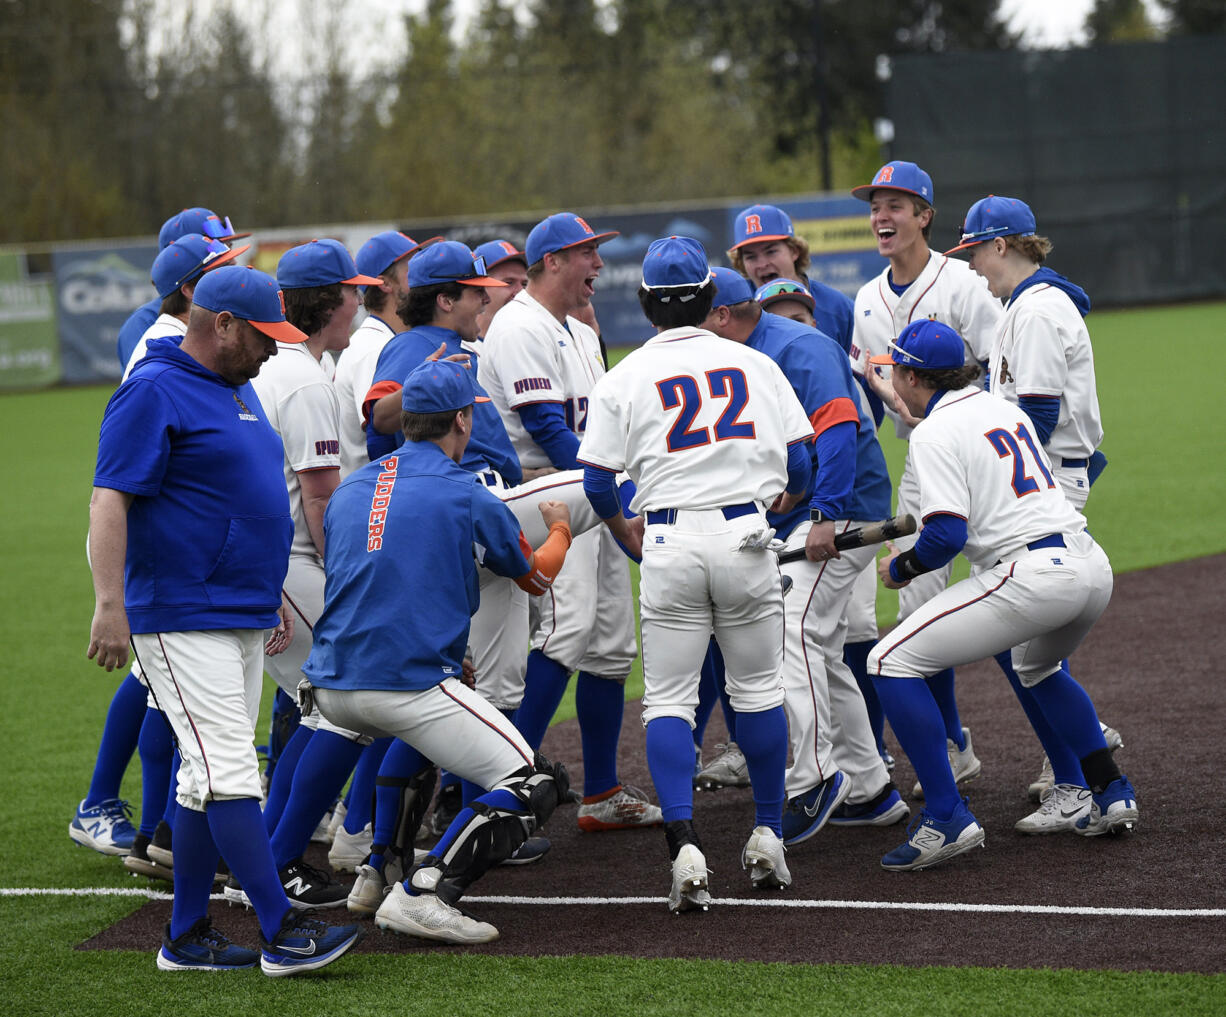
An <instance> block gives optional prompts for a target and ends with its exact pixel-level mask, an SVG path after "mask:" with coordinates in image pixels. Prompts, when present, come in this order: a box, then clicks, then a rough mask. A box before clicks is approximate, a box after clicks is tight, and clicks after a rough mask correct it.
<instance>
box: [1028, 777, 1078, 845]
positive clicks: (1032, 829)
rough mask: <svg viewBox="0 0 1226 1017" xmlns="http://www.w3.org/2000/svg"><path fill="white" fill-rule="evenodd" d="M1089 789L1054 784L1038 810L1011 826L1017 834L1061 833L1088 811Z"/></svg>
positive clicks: (1072, 785)
mask: <svg viewBox="0 0 1226 1017" xmlns="http://www.w3.org/2000/svg"><path fill="white" fill-rule="evenodd" d="M1091 804H1092V801H1091V795H1090V789H1089V788H1086V787H1078V786H1077V785H1076V784H1056V785H1055V786H1054V787H1050V788H1048V789H1047V792H1046V793H1045V794H1044V795H1043V801H1042V803H1041V804H1040V805H1039V807H1038V809H1037V810H1036V811H1034V812H1032V813H1031V814H1030V815H1029V816H1025V817H1024V818H1022V819H1019V820H1018V821H1017V822H1016V823H1014V824H1013V829H1015V830H1016V831H1017V832H1018V833H1026V834H1043V833H1063V832H1064V831H1066V830H1072V829H1073V828H1074V827H1075V826H1076V825H1077V821H1078V820H1079V819H1081V818H1082V817H1083V816H1084V815H1085V814H1086V813H1088V812H1089V811H1090V806H1091Z"/></svg>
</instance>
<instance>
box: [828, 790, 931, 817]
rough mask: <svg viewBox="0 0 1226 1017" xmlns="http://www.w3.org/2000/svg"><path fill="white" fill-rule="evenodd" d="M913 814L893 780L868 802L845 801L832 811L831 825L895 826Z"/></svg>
mask: <svg viewBox="0 0 1226 1017" xmlns="http://www.w3.org/2000/svg"><path fill="white" fill-rule="evenodd" d="M910 815H911V810H910V809H909V808H908V807H907V803H906V802H904V801H903V800H902V795H900V794H899V793H898V788H896V787H895V786H894V782H893V781H888V782H887V783H886V785H885V787H883V788H882V789H881V790H880V791H878V792H877V794H876V795H874V796H873V797H872V798H870V799H869V800H868V801H867V802H857V803H856V804H854V805H853V804H852V803H851V802H844V803H843V804H842V805H840V806H838V808H836V809H835V810H834V811H833V812H831V813H830V825H831V826H893V825H894V824H895V823H901V822H902V821H903V820H904V819H906V818H907V817H908V816H910Z"/></svg>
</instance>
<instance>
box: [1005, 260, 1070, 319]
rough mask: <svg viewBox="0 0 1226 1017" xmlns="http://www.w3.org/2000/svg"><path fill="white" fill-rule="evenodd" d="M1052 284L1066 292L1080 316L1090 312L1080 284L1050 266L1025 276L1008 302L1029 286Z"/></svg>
mask: <svg viewBox="0 0 1226 1017" xmlns="http://www.w3.org/2000/svg"><path fill="white" fill-rule="evenodd" d="M1040 285H1047V286H1054V287H1056V289H1058V290H1063V291H1064V292H1065V293H1067V294H1068V297H1069V299H1070V300H1071V301H1072V302H1073V306H1074V307H1076V308H1077V310H1078V312H1080V314H1081V316H1082V317H1083V318H1084V317H1085V316H1086V315H1087V314H1089V313H1090V297H1089V295H1088V294H1087V293H1086V291H1085V290H1083V289H1082V288H1081V287H1080V286H1078V285H1077V284H1076V283H1074V282H1069V281H1068V280H1067V279H1065V278H1064V276H1062V275H1061V274H1060V273H1059V272H1054V271H1052V270H1051V269H1050V268H1040V269H1039V270H1038V271H1037V272H1035V273H1034V275H1031V276H1027V277H1026V278H1025V279H1023V280H1022V281H1021V282H1020V283H1018V286H1017V289H1015V290H1014V291H1013V293H1012V294H1010V296H1009V303H1013V301H1015V300H1016V299H1017V298H1018V297H1019V296H1021V295H1022V292H1023V291H1024V290H1027V289H1029V288H1030V287H1031V286H1040Z"/></svg>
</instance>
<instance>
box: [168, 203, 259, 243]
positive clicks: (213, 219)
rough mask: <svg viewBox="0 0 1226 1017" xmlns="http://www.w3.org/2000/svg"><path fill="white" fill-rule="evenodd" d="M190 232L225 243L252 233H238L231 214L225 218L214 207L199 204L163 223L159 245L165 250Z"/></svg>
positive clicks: (177, 213)
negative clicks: (232, 222)
mask: <svg viewBox="0 0 1226 1017" xmlns="http://www.w3.org/2000/svg"><path fill="white" fill-rule="evenodd" d="M189 233H199V234H200V235H201V236H205V237H208V238H209V239H210V240H220V241H222V242H223V243H229V242H230V241H232V240H240V239H242V238H243V237H249V236H251V234H250V233H236V232H235V231H234V227H233V226H232V225H231V224H230V217H229V216H226V218H224V219H223V218H221V216H219V215H218V214H217V213H216V212H214V211H213V210H212V209H208V208H202V207H201V206H199V205H197V206H195V207H193V208H185V209H183V211H181V212H176V213H175V214H174V215H172V216H171V217H170V218H169V219H167V220H166V221H165V222H164V223H162V228H161V229H160V230H158V247H159V248H161V249H162V250H165V249H166V248H167V247H169V246H170V245H171V244H172V243H174V242H175V241H176V240H178V239H179V237H185V236H187V235H188V234H189Z"/></svg>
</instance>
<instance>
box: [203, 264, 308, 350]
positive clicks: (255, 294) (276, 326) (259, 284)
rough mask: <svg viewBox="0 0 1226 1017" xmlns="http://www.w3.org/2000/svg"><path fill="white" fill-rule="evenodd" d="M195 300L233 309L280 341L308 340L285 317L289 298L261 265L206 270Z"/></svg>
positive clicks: (209, 308) (206, 306)
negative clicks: (286, 303)
mask: <svg viewBox="0 0 1226 1017" xmlns="http://www.w3.org/2000/svg"><path fill="white" fill-rule="evenodd" d="M192 303H193V304H195V305H197V306H198V307H203V308H204V309H205V310H206V311H214V312H217V313H221V312H222V311H229V312H230V313H231V314H232V315H234V317H236V318H242V319H243V320H244V321H248V322H250V323H251V325H252V327H254V328H256V329H259V331H261V332H263V333H264V334H265V335H266V336H269V337H270V338H272V339H276V340H277V342H280V343H304V342H306V341H307V334H306V333H305V332H303V331H302V330H301V329H298V328H296V327H295V326H293V325H291V324H290V323H289V322H288V321H286V320H285V298H284V297H283V296H282V295H281V290H280V288H279V287H278V286H277V280H276V279H274V278H273V277H272V276H270V275H269V274H268V273H267V272H261V271H260V270H259V269H258V268H243V267H242V266H240V265H222V266H221V268H218V269H214V270H213V271H212V272H205V273H204V276H203V277H202V278H201V280H200V281H199V282H198V283H196V289H195V290H194V291H193V292H192Z"/></svg>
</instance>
